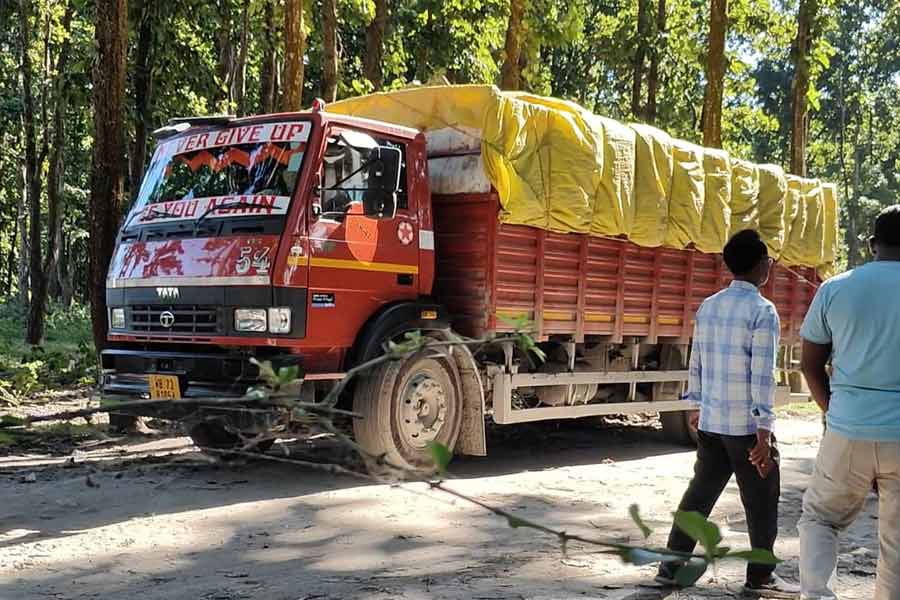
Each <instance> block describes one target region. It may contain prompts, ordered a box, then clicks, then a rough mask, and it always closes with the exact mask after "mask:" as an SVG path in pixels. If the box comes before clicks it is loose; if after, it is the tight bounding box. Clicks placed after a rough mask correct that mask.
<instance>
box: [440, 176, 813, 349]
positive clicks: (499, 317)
mask: <svg viewBox="0 0 900 600" xmlns="http://www.w3.org/2000/svg"><path fill="white" fill-rule="evenodd" d="M432 203H433V209H434V217H435V218H434V222H435V244H436V245H435V249H436V254H437V274H438V275H437V278H436V281H435V288H434V289H435V295H436V296H437V298H438V299H439V300H440V301H441V302H442V303H443V304H445V305H446V306H447V307H448V309H449V311H450V313H451V315H453V317H454V329H456V330H457V331H459V332H460V333H463V334H464V335H468V336H472V337H481V336H484V335H485V334H487V333H490V332H504V331H511V330H513V329H514V328H515V326H514V325H513V324H512V323H511V321H512V320H515V319H517V318H521V317H523V316H524V317H527V318H528V319H529V320H530V321H532V322H533V323H534V325H535V329H536V333H537V337H538V339H540V340H546V339H549V338H550V337H551V336H564V337H567V338H573V339H574V340H575V341H576V342H583V341H585V339H586V338H587V339H588V340H590V339H591V338H592V337H596V338H597V339H603V340H608V341H611V342H614V343H618V342H621V341H622V340H623V339H624V338H628V337H640V338H642V339H643V341H645V342H646V343H657V342H658V341H677V342H678V343H687V342H688V340H689V339H690V336H691V331H692V328H693V319H694V313H695V311H696V310H697V308H698V307H699V306H700V303H701V302H703V300H704V299H705V298H706V297H707V296H710V295H711V294H713V293H715V292H716V291H718V290H720V289H722V288H723V287H725V286H727V285H728V283H729V281H730V279H731V277H730V274H729V273H728V269H727V268H726V267H725V264H724V261H723V260H722V256H721V255H720V254H704V253H701V252H698V251H695V250H693V249H685V250H674V249H671V248H644V247H641V246H637V245H636V244H633V243H631V242H629V241H627V240H625V239H618V238H605V237H596V236H590V235H583V234H557V233H552V232H549V231H545V230H542V229H537V228H533V227H525V226H519V225H508V224H504V223H500V221H499V220H498V218H497V215H498V211H499V208H500V207H499V199H498V197H497V195H496V193H493V192H491V193H484V194H453V195H434V196H433V197H432ZM818 283H819V279H818V276H817V274H816V271H815V269H812V268H802V267H801V268H792V269H788V268H785V267H783V266H781V265H776V267H775V269H774V270H773V272H772V276H771V277H770V279H769V282H768V284H767V285H766V286H765V288H764V289H763V293H764V295H765V296H766V297H767V298H769V299H770V300H772V301H773V302H774V303H775V305H776V306H777V308H778V313H779V315H780V316H781V323H782V344H785V345H790V344H794V343H797V342H798V336H799V330H800V325H801V323H802V320H803V316H804V315H805V314H806V310H807V308H808V307H809V304H810V302H811V301H812V298H813V296H814V294H815V290H816V286H817V285H818Z"/></svg>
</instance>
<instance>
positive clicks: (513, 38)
mask: <svg viewBox="0 0 900 600" xmlns="http://www.w3.org/2000/svg"><path fill="white" fill-rule="evenodd" d="M525 2H526V0H510V2H509V21H508V23H507V26H506V44H505V46H504V52H503V66H502V67H501V68H500V87H501V88H502V89H504V90H517V89H519V88H520V87H521V85H522V82H521V79H522V72H521V69H520V68H519V61H520V59H521V58H522V45H523V42H524V39H523V38H524V35H525V8H526V5H525Z"/></svg>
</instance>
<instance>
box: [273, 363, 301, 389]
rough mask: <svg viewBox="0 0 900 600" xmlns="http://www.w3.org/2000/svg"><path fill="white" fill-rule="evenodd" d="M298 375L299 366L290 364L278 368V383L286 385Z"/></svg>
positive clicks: (292, 381)
mask: <svg viewBox="0 0 900 600" xmlns="http://www.w3.org/2000/svg"><path fill="white" fill-rule="evenodd" d="M299 375H300V367H298V366H297V365H292V366H290V367H281V368H280V369H278V383H279V384H281V385H288V384H290V383H294V382H295V381H296V380H297V378H298V376H299Z"/></svg>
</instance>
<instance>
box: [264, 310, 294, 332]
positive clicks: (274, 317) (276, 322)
mask: <svg viewBox="0 0 900 600" xmlns="http://www.w3.org/2000/svg"><path fill="white" fill-rule="evenodd" d="M269 332H271V333H290V332H291V309H289V308H270V309H269Z"/></svg>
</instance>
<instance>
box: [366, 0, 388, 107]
mask: <svg viewBox="0 0 900 600" xmlns="http://www.w3.org/2000/svg"><path fill="white" fill-rule="evenodd" d="M387 9H388V6H387V0H375V18H373V19H372V22H371V23H369V24H368V25H367V26H366V55H365V56H364V57H363V73H364V75H365V76H366V79H368V80H369V81H370V82H371V83H372V87H373V88H374V89H375V91H378V90H380V89H381V88H382V86H383V85H384V68H383V65H382V64H381V63H382V61H383V60H384V31H385V29H386V28H387Z"/></svg>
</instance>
